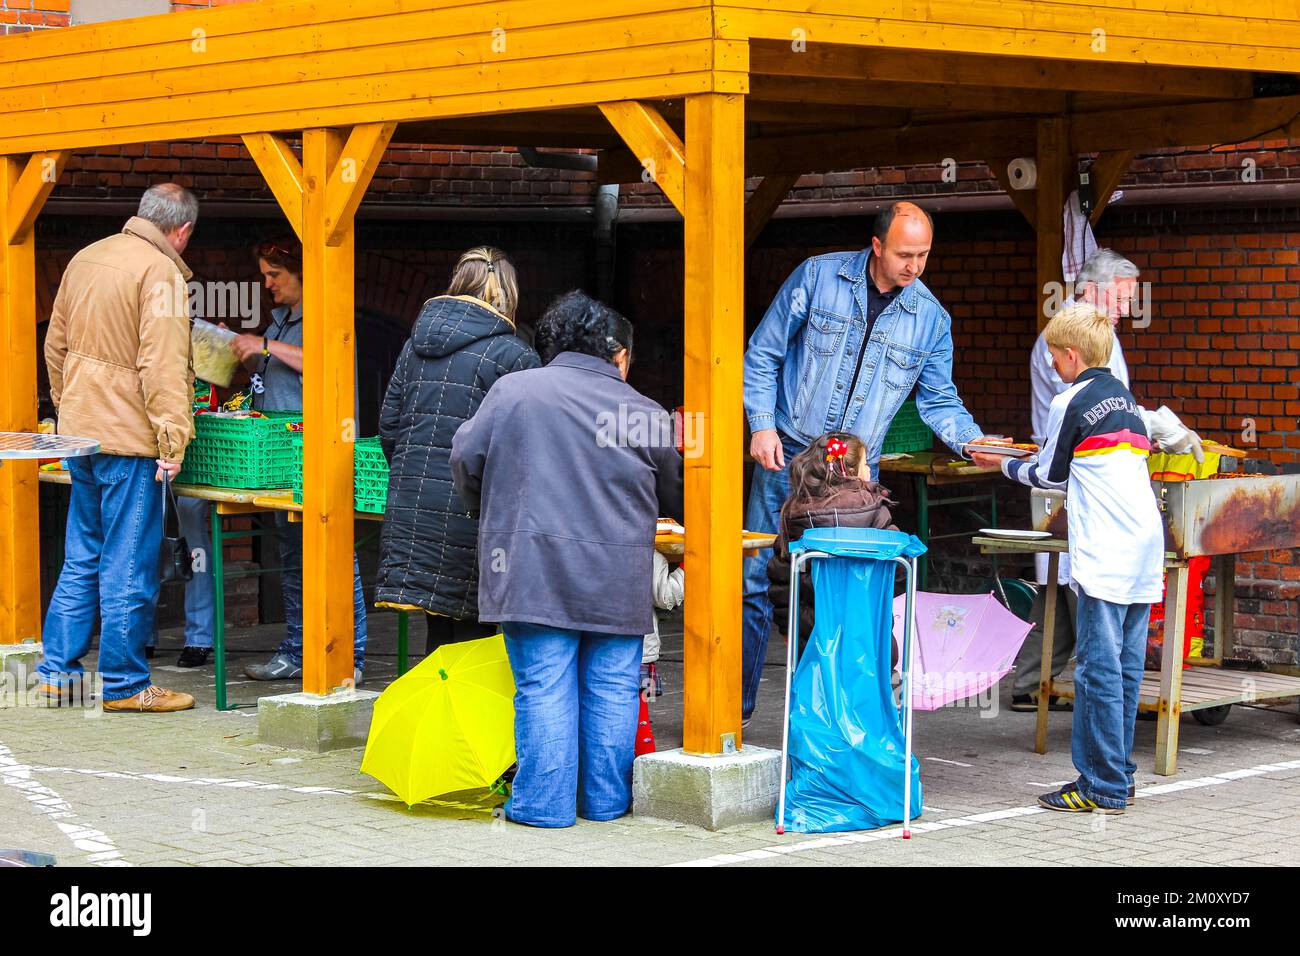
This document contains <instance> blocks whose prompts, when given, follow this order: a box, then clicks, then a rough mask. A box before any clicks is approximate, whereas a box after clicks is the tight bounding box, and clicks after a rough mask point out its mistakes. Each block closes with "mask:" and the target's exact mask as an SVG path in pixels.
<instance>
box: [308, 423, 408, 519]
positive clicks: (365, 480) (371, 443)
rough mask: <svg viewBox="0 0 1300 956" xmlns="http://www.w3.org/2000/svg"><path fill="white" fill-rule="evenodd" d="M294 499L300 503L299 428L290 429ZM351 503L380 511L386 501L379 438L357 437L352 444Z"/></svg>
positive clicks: (385, 465)
mask: <svg viewBox="0 0 1300 956" xmlns="http://www.w3.org/2000/svg"><path fill="white" fill-rule="evenodd" d="M292 442H293V461H294V471H293V483H292V485H291V487H292V488H293V500H294V501H295V502H296V503H297V504H302V432H295V433H293V438H292ZM352 474H353V478H352V488H353V497H352V501H353V507H355V508H356V510H357V511H362V512H366V513H368V514H383V513H384V508H385V506H386V505H387V503H388V459H386V458H385V457H384V449H383V447H382V446H381V445H380V443H379V439H378V438H358V439H357V440H356V442H355V443H354V444H353V446H352Z"/></svg>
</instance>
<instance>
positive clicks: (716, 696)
mask: <svg viewBox="0 0 1300 956" xmlns="http://www.w3.org/2000/svg"><path fill="white" fill-rule="evenodd" d="M744 121H745V100H744V97H743V96H737V95H732V94H722V93H703V94H697V95H694V96H691V97H689V98H687V100H686V143H687V149H688V151H689V152H688V154H687V165H686V191H685V199H686V211H685V217H686V232H685V242H686V289H685V292H686V295H685V299H686V301H685V315H686V410H687V414H688V415H696V416H700V417H701V418H702V421H703V425H704V442H703V452H702V454H700V455H698V456H693V457H690V458H687V459H686V514H685V516H684V517H685V520H686V557H687V563H688V564H689V566H690V568H691V576H692V577H691V580H692V581H694V582H695V584H694V587H693V588H692V590H691V596H690V598H688V600H687V601H686V608H685V615H686V617H685V630H686V635H685V678H684V685H685V695H686V700H685V719H684V725H683V731H682V747H683V749H684V750H686V751H688V752H690V753H699V754H716V753H721V752H725V751H726V750H727V749H728V744H729V743H730V742H732V741H734V744H735V746H736V747H739V746H740V745H741V737H740V681H741V674H740V671H741V616H740V611H741V607H740V601H741V550H740V548H739V547H737V546H736V542H737V541H739V540H740V532H741V525H742V521H741V492H742V489H741V461H742V454H743V450H744V449H743V447H742V444H743V434H744V419H743V416H742V407H743V406H742V402H741V380H742V362H743V359H744V292H745V281H744V271H745V248H744V234H745V233H744V227H745V223H744V220H745V180H744V169H745V162H744V159H745V157H744V152H745V128H744ZM697 420H699V419H697Z"/></svg>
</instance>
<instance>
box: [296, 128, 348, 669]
mask: <svg viewBox="0 0 1300 956" xmlns="http://www.w3.org/2000/svg"><path fill="white" fill-rule="evenodd" d="M342 153H343V135H342V134H341V133H340V132H339V131H338V130H334V129H309V130H305V131H304V132H303V146H302V155H303V163H302V165H303V196H302V219H303V222H302V225H303V244H302V247H303V248H302V254H303V255H302V266H303V273H302V292H303V297H302V317H303V368H302V408H303V413H302V420H303V433H304V434H303V467H302V478H303V482H302V484H303V508H302V513H303V528H302V638H303V651H302V665H303V667H302V689H303V690H304V691H306V692H307V693H309V694H326V693H329V692H330V691H332V690H334V689H336V688H338V687H340V686H343V685H344V684H345V682H350V681H351V679H352V667H353V659H352V641H353V635H354V633H355V622H354V621H353V608H352V561H353V534H352V532H353V526H352V516H353V512H354V508H353V487H352V484H353V475H352V442H353V441H354V440H355V439H356V437H357V434H356V427H357V425H356V419H355V415H356V402H355V398H354V396H355V391H356V376H355V370H354V364H353V363H354V358H353V342H354V339H355V332H354V328H353V325H354V322H355V319H354V315H353V294H354V288H353V287H354V281H353V268H354V263H353V240H352V232H351V230H350V229H349V230H348V231H347V233H346V235H345V236H344V239H343V242H341V243H340V244H338V245H329V244H328V242H327V240H328V238H329V235H330V232H331V230H330V227H329V225H328V223H327V217H328V214H329V194H328V192H327V185H328V183H329V180H330V173H331V172H332V171H333V170H334V167H335V166H337V165H338V161H339V157H340V156H341V155H342Z"/></svg>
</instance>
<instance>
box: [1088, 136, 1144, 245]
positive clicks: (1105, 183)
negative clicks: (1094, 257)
mask: <svg viewBox="0 0 1300 956" xmlns="http://www.w3.org/2000/svg"><path fill="white" fill-rule="evenodd" d="M1132 163H1133V150H1131V149H1116V150H1107V151H1106V152H1104V153H1099V154H1098V155H1097V158H1096V159H1094V160H1093V161H1092V166H1090V167H1089V170H1088V171H1089V175H1090V176H1091V177H1092V212H1091V213H1089V214H1088V222H1089V223H1091V224H1092V225H1094V226H1095V225H1097V220H1099V219H1100V218H1101V214H1102V213H1103V212H1105V211H1106V207H1107V206H1108V205H1109V204H1110V200H1111V197H1113V196H1114V195H1115V187H1117V186H1118V185H1119V181H1120V180H1121V179H1123V178H1124V174H1125V173H1126V172H1128V168H1129V166H1130V165H1132Z"/></svg>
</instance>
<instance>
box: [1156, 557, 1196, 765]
mask: <svg viewBox="0 0 1300 956" xmlns="http://www.w3.org/2000/svg"><path fill="white" fill-rule="evenodd" d="M1188 577H1189V575H1188V573H1187V565H1185V564H1176V565H1172V566H1170V567H1169V568H1168V569H1167V570H1166V572H1165V637H1164V647H1162V648H1161V654H1160V710H1159V714H1158V716H1157V718H1156V773H1158V774H1160V775H1161V776H1162V777H1168V776H1172V775H1173V773H1174V772H1175V771H1176V770H1177V769H1178V721H1179V719H1180V718H1181V717H1182V713H1183V706H1182V700H1183V634H1184V632H1185V631H1186V629H1187V579H1188Z"/></svg>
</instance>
